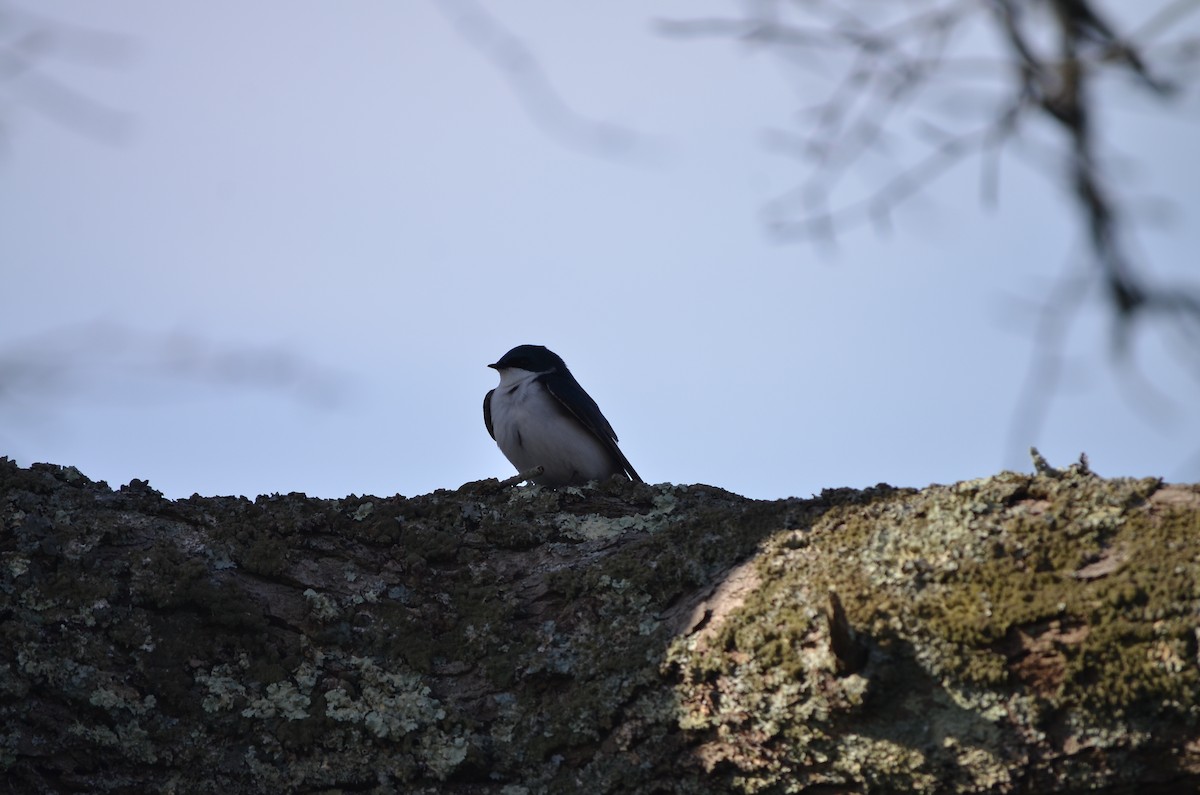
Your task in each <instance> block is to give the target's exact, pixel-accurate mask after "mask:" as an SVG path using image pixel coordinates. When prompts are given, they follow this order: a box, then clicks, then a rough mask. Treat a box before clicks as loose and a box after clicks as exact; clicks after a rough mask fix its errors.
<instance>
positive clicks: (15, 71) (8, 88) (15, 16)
mask: <svg viewBox="0 0 1200 795" xmlns="http://www.w3.org/2000/svg"><path fill="white" fill-rule="evenodd" d="M131 51H132V44H131V42H130V41H129V39H128V38H127V37H125V36H121V35H118V34H114V33H109V32H106V31H101V30H95V29H92V28H85V27H80V26H78V25H72V24H68V23H65V22H60V21H57V20H53V19H50V18H47V17H43V16H40V15H37V14H33V13H30V12H28V11H24V10H20V9H17V8H16V7H14V6H12V5H10V4H8V3H4V2H0V103H3V105H4V106H6V107H5V108H4V110H5V111H9V110H10V109H11V108H28V109H29V110H32V111H34V112H37V113H40V114H41V115H43V116H45V117H46V118H48V119H50V120H52V121H53V122H55V123H56V124H59V125H61V126H62V127H65V128H66V129H69V130H72V131H74V132H76V133H79V134H80V135H83V136H85V137H87V138H91V139H93V140H95V141H98V142H101V143H106V144H119V143H123V142H124V141H125V140H126V139H127V138H128V136H129V132H130V128H131V126H132V125H131V120H130V117H129V115H128V114H126V113H124V112H122V111H119V110H116V109H114V108H112V107H110V106H108V105H106V104H104V103H102V102H99V101H97V100H95V99H93V98H91V97H89V96H87V95H86V94H84V93H82V92H80V91H76V90H75V89H73V88H72V87H71V86H70V84H69V82H68V81H67V80H65V79H63V78H60V77H58V76H56V74H55V72H56V71H57V70H60V69H61V68H62V67H64V66H70V65H71V64H74V63H78V64H81V65H83V66H85V67H88V68H95V67H113V66H117V65H120V64H122V63H124V62H125V60H126V59H127V58H128V56H129V54H130V52H131ZM5 121H6V119H4V118H2V117H0V132H3V124H4V122H5Z"/></svg>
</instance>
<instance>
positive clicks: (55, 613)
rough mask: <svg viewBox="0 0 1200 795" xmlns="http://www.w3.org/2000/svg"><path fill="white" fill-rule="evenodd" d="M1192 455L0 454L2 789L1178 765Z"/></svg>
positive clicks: (925, 779)
mask: <svg viewBox="0 0 1200 795" xmlns="http://www.w3.org/2000/svg"><path fill="white" fill-rule="evenodd" d="M1198 614H1200V488H1197V487H1193V486H1164V485H1162V484H1161V483H1160V482H1159V481H1158V480H1155V479H1149V480H1105V479H1102V478H1099V477H1096V476H1095V475H1093V474H1091V473H1090V472H1088V471H1087V470H1086V468H1085V467H1082V466H1076V467H1072V468H1071V469H1070V470H1067V471H1063V472H1057V471H1054V470H1050V469H1048V468H1044V469H1043V471H1042V472H1041V473H1040V474H1038V475H1036V476H1029V475H1022V474H1014V473H1002V474H1000V475H998V476H996V477H993V478H987V479H984V480H978V481H971V482H966V483H959V484H956V485H954V486H931V487H929V488H927V489H924V490H922V491H919V492H918V491H912V490H899V489H892V488H889V487H886V486H880V487H877V488H874V489H868V490H865V491H853V490H848V489H847V490H836V491H827V492H825V493H823V494H822V495H821V496H820V497H818V498H815V499H811V500H797V499H789V500H778V501H774V502H761V501H753V500H747V499H744V498H741V497H738V496H736V495H733V494H729V493H727V492H723V491H721V490H719V489H714V488H710V487H707V486H672V485H658V486H651V485H635V484H631V483H618V482H613V483H607V484H602V485H600V486H597V487H594V488H585V489H565V490H561V491H550V490H543V489H503V490H501V489H498V488H497V487H496V484H495V482H494V481H488V482H482V483H473V484H468V485H466V486H463V487H462V488H460V489H458V490H457V491H453V492H449V491H439V492H437V493H434V494H430V495H425V496H422V497H416V498H412V499H405V498H402V497H389V498H378V497H361V498H360V497H350V498H347V499H343V500H317V499H309V498H306V497H305V496H303V495H299V494H292V495H286V496H281V495H274V496H270V497H259V498H258V499H256V500H254V501H250V500H246V499H243V498H232V497H213V498H201V497H192V498H191V499H187V500H176V501H170V500H164V499H163V498H162V497H161V495H159V494H158V493H157V492H155V491H154V490H152V489H151V488H149V486H147V484H145V483H143V482H140V481H134V482H132V483H130V484H129V485H128V486H123V487H121V488H120V489H119V490H117V491H113V490H111V489H110V488H109V487H108V486H107V485H106V484H103V483H93V482H92V481H90V480H88V479H87V478H86V477H84V476H83V475H82V474H81V473H80V472H79V471H78V470H76V469H74V468H71V467H67V468H62V467H57V466H49V465H35V466H33V467H31V468H29V469H21V468H19V467H17V466H16V465H15V464H13V463H11V462H9V461H7V460H5V459H0V770H2V771H3V774H4V775H3V783H2V784H0V787H4V788H7V789H8V790H10V791H17V792H72V791H86V792H143V791H156V792H180V793H193V792H196V793H207V792H211V793H221V795H232V794H233V793H242V792H247V793H249V792H254V793H258V792H323V791H330V792H332V791H361V792H459V793H505V794H506V795H518V793H570V792H580V793H604V792H611V793H627V792H628V793H637V792H647V793H649V792H663V793H669V792H727V791H734V792H737V791H744V792H809V793H842V792H845V793H855V792H909V791H928V792H934V791H936V792H981V793H982V792H987V793H1010V792H1057V793H1074V792H1085V791H1087V792H1095V791H1097V790H1100V791H1105V792H1114V793H1115V792H1134V791H1137V792H1154V791H1160V792H1175V791H1181V790H1189V789H1195V788H1197V787H1200V721H1198V719H1200V706H1198V704H1200V661H1198V658H1197V632H1198V630H1197V626H1198V623H1197V616H1198Z"/></svg>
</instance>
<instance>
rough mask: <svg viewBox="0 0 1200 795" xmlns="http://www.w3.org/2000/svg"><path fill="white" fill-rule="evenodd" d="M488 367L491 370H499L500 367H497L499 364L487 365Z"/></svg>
mask: <svg viewBox="0 0 1200 795" xmlns="http://www.w3.org/2000/svg"><path fill="white" fill-rule="evenodd" d="M488 367H490V368H492V369H493V370H499V369H500V365H499V364H489V365H488Z"/></svg>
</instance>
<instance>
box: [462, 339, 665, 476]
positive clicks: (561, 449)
mask: <svg viewBox="0 0 1200 795" xmlns="http://www.w3.org/2000/svg"><path fill="white" fill-rule="evenodd" d="M488 367H491V368H492V369H494V370H495V371H496V372H498V373H499V374H500V384H499V385H498V386H497V387H496V388H495V389H492V390H490V391H489V392H488V393H487V394H486V395H485V396H484V398H483V424H484V425H486V426H487V430H488V433H489V434H491V437H492V438H493V439H495V440H496V445H497V446H498V447H499V448H500V452H502V453H504V457H505V458H507V459H508V460H509V461H510V462H511V463H512V465H513V466H515V467H516V468H517V471H518V472H520V473H525V472H528V471H529V470H531V469H534V468H536V467H541V468H542V471H541V473H540V474H536V475H533V476H532V477H531V478H530V480H531V481H532V482H533V483H535V484H537V485H540V486H550V487H558V486H579V485H583V484H584V483H587V482H588V481H591V480H604V479H606V478H609V477H612V476H613V475H621V476H624V477H626V478H629V479H630V480H632V481H633V482H634V483H641V482H642V479H641V477H639V476H638V473H637V472H636V471H635V470H634V468H633V467H632V466H631V465H630V463H629V459H627V458H626V457H625V454H624V453H622V452H621V449H620V448H619V447H617V434H616V433H615V432H614V431H613V429H612V426H611V425H609V423H608V420H606V419H605V418H604V415H603V414H601V413H600V407H599V406H597V405H596V401H594V400H592V397H591V395H589V394H588V393H587V392H585V391H584V389H583V387H581V386H580V385H579V382H578V381H576V380H575V376H573V375H571V371H570V370H568V369H567V364H566V362H564V361H563V360H562V358H561V357H560V356H559V355H558V354H556V353H554V351H552V350H550V349H549V348H547V347H545V346H544V345H518V346H517V347H515V348H513V349H512V350H511V351H509V352H508V353H506V354H504V355H503V356H501V357H500V359H499V360H498V361H496V362H494V363H492V364H489V365H488Z"/></svg>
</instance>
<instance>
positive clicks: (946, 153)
mask: <svg viewBox="0 0 1200 795" xmlns="http://www.w3.org/2000/svg"><path fill="white" fill-rule="evenodd" d="M1104 5H1105V4H1103V3H1101V2H1092V0H986V1H984V0H913V2H906V3H879V2H873V1H872V0H857V1H856V0H762V1H761V2H752V3H747V4H746V5H745V8H746V12H745V14H744V16H742V17H741V18H731V19H691V20H681V21H664V22H661V23H660V30H661V31H662V32H663V33H665V34H667V35H670V36H674V37H679V38H684V37H696V36H705V37H711V36H720V37H728V38H732V39H736V40H740V41H743V42H745V43H747V44H749V45H751V46H755V47H763V48H769V49H770V50H771V51H772V52H773V53H775V54H778V55H779V56H780V57H781V58H783V59H784V60H785V62H786V63H787V65H788V67H789V69H790V70H794V72H795V74H796V75H797V76H804V77H807V78H813V77H815V78H816V80H817V82H818V84H819V85H820V84H824V85H825V86H826V87H827V88H826V89H825V91H826V94H825V98H824V99H823V100H822V101H820V102H818V103H817V104H816V105H815V106H812V107H809V108H807V109H805V110H804V111H803V113H802V114H801V115H800V123H799V125H798V129H797V130H786V131H774V132H772V133H771V135H770V137H769V142H770V144H771V145H772V146H774V147H775V148H777V149H779V150H780V151H781V152H783V153H785V154H787V155H790V156H793V157H795V158H796V159H797V160H799V161H800V162H802V163H803V164H804V166H805V169H806V173H805V177H804V178H803V179H802V180H801V181H800V183H799V184H798V185H797V186H796V187H795V188H794V189H792V190H790V191H788V192H787V193H786V194H784V195H781V196H779V197H777V198H776V199H775V200H774V201H773V202H771V203H770V205H769V206H768V207H767V208H766V214H767V216H768V223H769V226H770V229H771V231H772V233H773V234H774V235H775V236H777V237H778V239H780V240H787V241H790V240H815V241H818V242H826V243H831V242H833V241H834V239H835V238H836V237H837V236H838V235H839V234H840V233H842V232H844V231H846V230H847V229H849V228H852V227H854V226H856V225H858V224H862V223H867V222H870V223H874V224H875V225H876V226H877V227H878V228H881V229H887V228H889V227H890V225H891V218H892V215H893V213H894V212H895V210H896V209H897V208H898V207H899V206H900V205H902V204H903V203H904V202H906V201H907V200H909V199H911V198H913V197H914V196H916V195H918V194H919V193H921V192H922V191H924V190H925V189H926V188H927V187H928V186H929V185H930V184H931V183H932V182H933V181H934V180H935V179H936V178H937V177H938V176H940V175H941V174H943V173H944V172H946V171H947V170H948V169H950V168H952V167H953V166H956V165H959V164H961V163H962V162H964V161H966V160H968V159H970V158H978V159H979V161H980V166H981V180H980V182H981V188H982V195H983V199H984V201H985V203H994V202H995V201H996V200H997V198H998V195H999V181H1000V164H1001V159H1002V157H1003V156H1004V155H1005V154H1006V153H1008V152H1012V153H1013V154H1014V155H1016V156H1019V157H1023V158H1026V159H1029V160H1030V161H1031V162H1032V163H1033V165H1034V166H1035V167H1036V168H1037V170H1039V171H1040V172H1041V173H1043V174H1047V175H1048V176H1050V177H1051V178H1054V179H1056V180H1057V181H1058V182H1059V184H1060V186H1061V187H1062V188H1063V195H1064V198H1065V200H1066V201H1067V203H1068V204H1069V206H1070V208H1071V211H1072V212H1073V214H1074V215H1075V216H1076V218H1077V221H1078V224H1079V226H1080V229H1081V231H1082V239H1083V240H1084V241H1085V243H1086V246H1085V248H1086V251H1087V257H1086V261H1087V263H1088V267H1087V271H1086V273H1087V278H1086V279H1080V278H1078V277H1077V276H1075V275H1071V276H1070V277H1068V278H1067V279H1066V280H1064V281H1063V282H1062V284H1061V285H1060V287H1059V288H1058V289H1055V290H1053V291H1051V293H1050V294H1049V295H1048V296H1046V297H1045V298H1044V312H1043V313H1042V316H1041V319H1040V320H1039V321H1038V322H1037V323H1036V324H1035V328H1034V334H1035V337H1036V340H1037V343H1038V344H1037V346H1036V347H1037V350H1035V352H1034V358H1033V360H1032V362H1031V365H1030V368H1029V372H1028V374H1027V379H1026V383H1027V385H1026V389H1025V391H1024V397H1023V398H1022V400H1021V405H1019V406H1018V408H1017V411H1016V414H1015V419H1014V427H1013V428H1012V431H1011V435H1012V438H1013V441H1012V446H1013V448H1014V449H1017V450H1023V449H1024V447H1027V446H1028V445H1029V443H1030V442H1031V441H1032V440H1033V439H1035V438H1036V435H1037V430H1038V428H1039V427H1040V425H1041V422H1042V420H1043V419H1044V416H1045V414H1046V411H1047V405H1048V402H1049V398H1050V396H1051V393H1052V391H1053V390H1054V388H1055V384H1056V383H1057V368H1058V364H1057V362H1058V361H1059V358H1060V352H1061V346H1062V345H1063V344H1065V338H1066V333H1065V330H1066V328H1067V327H1068V326H1069V325H1070V322H1071V319H1072V317H1073V316H1074V315H1075V313H1076V312H1077V311H1078V309H1079V308H1080V307H1081V306H1082V304H1083V301H1082V300H1081V299H1082V298H1083V293H1084V292H1086V291H1089V290H1091V289H1093V288H1095V287H1099V292H1100V294H1101V295H1102V297H1103V301H1104V304H1105V305H1106V306H1107V308H1108V315H1109V319H1110V328H1111V342H1112V348H1111V351H1112V358H1113V361H1114V362H1115V363H1117V364H1118V365H1119V366H1121V367H1125V368H1127V369H1126V371H1125V373H1124V377H1125V378H1126V379H1135V378H1136V370H1135V369H1134V368H1133V367H1132V365H1131V364H1130V362H1129V357H1128V356H1127V355H1126V354H1127V352H1128V351H1129V349H1130V343H1131V337H1132V335H1133V331H1134V328H1135V323H1136V322H1137V321H1139V320H1147V321H1151V320H1152V321H1155V322H1156V323H1157V329H1158V330H1160V331H1162V332H1163V333H1165V334H1166V335H1168V336H1173V337H1175V338H1176V339H1177V340H1178V341H1180V342H1181V344H1179V345H1178V347H1177V351H1178V359H1179V361H1180V363H1181V365H1182V366H1184V367H1185V368H1186V369H1187V370H1188V371H1189V372H1191V373H1192V374H1193V375H1194V376H1196V377H1197V378H1198V379H1200V290H1198V289H1197V286H1196V285H1195V284H1194V283H1193V284H1178V283H1177V284H1162V283H1157V282H1155V281H1154V280H1153V279H1152V278H1151V276H1150V274H1149V267H1148V263H1147V262H1145V261H1144V260H1143V259H1142V258H1141V257H1139V255H1138V254H1137V253H1135V251H1136V247H1135V246H1134V245H1133V244H1132V242H1131V240H1130V237H1131V213H1130V212H1129V209H1128V207H1127V205H1126V203H1125V201H1123V199H1124V197H1122V196H1121V195H1120V193H1119V191H1118V189H1117V187H1115V186H1114V183H1115V179H1114V175H1113V158H1112V156H1111V155H1110V153H1109V152H1108V151H1107V150H1106V148H1105V145H1104V144H1105V142H1104V140H1103V135H1102V133H1103V118H1102V117H1103V110H1104V107H1103V105H1104V103H1105V102H1106V100H1108V99H1109V98H1110V95H1111V94H1112V93H1113V91H1112V89H1113V86H1112V84H1111V83H1110V82H1107V81H1108V79H1109V78H1114V77H1115V78H1124V81H1123V82H1124V83H1125V84H1126V85H1128V86H1131V87H1132V90H1133V91H1134V92H1135V93H1137V94H1140V95H1143V96H1146V97H1149V98H1150V99H1151V100H1153V101H1154V102H1156V103H1160V104H1161V103H1166V102H1168V101H1170V100H1171V99H1173V98H1175V97H1177V96H1178V95H1179V94H1181V93H1183V92H1184V90H1185V89H1189V88H1191V87H1192V83H1193V82H1194V78H1195V75H1196V70H1197V67H1198V66H1200V37H1197V36H1196V35H1194V34H1193V35H1183V34H1181V33H1178V31H1179V29H1180V27H1181V25H1182V23H1183V21H1184V20H1185V19H1186V18H1187V17H1188V16H1189V15H1190V14H1193V13H1194V12H1195V11H1196V10H1197V9H1198V8H1200V3H1198V2H1196V0H1172V1H1171V2H1160V3H1158V4H1154V3H1146V4H1142V5H1140V6H1139V9H1138V12H1137V13H1139V14H1140V15H1141V17H1142V19H1141V21H1140V23H1137V24H1134V25H1133V26H1132V27H1131V28H1130V29H1128V30H1122V29H1121V28H1120V27H1119V26H1118V25H1117V24H1116V23H1115V22H1114V21H1113V20H1112V19H1110V15H1109V14H1108V13H1107V11H1108V9H1106V8H1105V7H1104ZM984 35H989V36H990V39H989V40H984V39H982V38H981V37H982V36H984ZM990 41H997V42H999V45H998V52H996V53H995V55H994V56H993V55H980V54H979V53H980V52H986V51H987V50H988V49H989V48H990V49H996V47H995V45H992V44H990V43H989V42H990ZM811 82H812V81H811V79H810V80H809V83H808V84H810V85H811ZM1047 132H1048V133H1049V134H1048V136H1047ZM1047 137H1048V139H1049V140H1048V144H1049V146H1048V147H1047V146H1046V144H1047V140H1046V139H1047ZM1047 152H1048V153H1049V159H1048V160H1047V157H1046V155H1047ZM868 155H872V156H876V157H881V158H883V159H886V160H889V161H891V162H893V164H894V165H896V161H898V166H897V167H896V170H895V172H894V174H893V175H892V176H891V177H890V178H886V179H884V180H882V184H880V185H879V186H878V187H877V188H876V189H874V191H873V192H870V193H868V195H866V196H863V197H858V198H855V199H852V200H849V201H843V200H841V199H840V198H838V195H839V193H840V188H841V185H840V183H841V182H842V181H843V179H844V178H845V177H846V176H847V175H848V174H849V173H850V172H851V171H852V170H853V169H854V168H855V167H859V166H861V165H862V161H863V160H864V159H865V158H866V157H867V156H868ZM1047 162H1048V163H1049V165H1050V168H1047V167H1046V166H1047ZM1146 386H1147V388H1143V389H1141V390H1140V392H1139V394H1140V395H1142V396H1143V398H1144V399H1145V400H1151V398H1148V397H1146V396H1150V395H1152V394H1153V392H1152V390H1151V389H1150V388H1148V385H1146ZM1152 402H1153V403H1154V405H1155V407H1156V408H1157V407H1161V406H1162V405H1164V402H1165V401H1164V400H1162V399H1153V400H1152ZM1193 405H1194V401H1193ZM1148 413H1151V412H1148Z"/></svg>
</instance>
